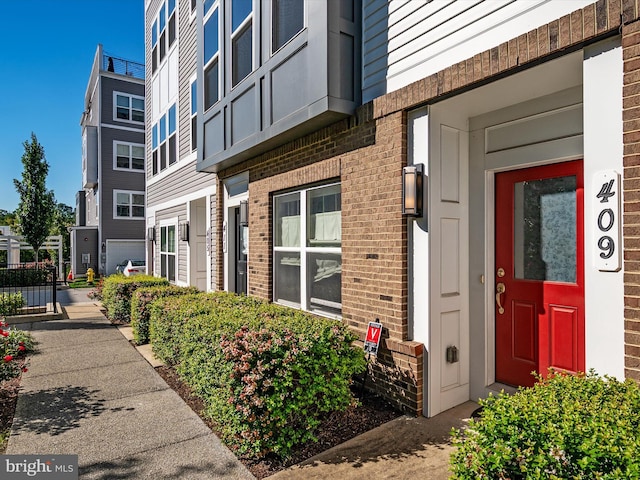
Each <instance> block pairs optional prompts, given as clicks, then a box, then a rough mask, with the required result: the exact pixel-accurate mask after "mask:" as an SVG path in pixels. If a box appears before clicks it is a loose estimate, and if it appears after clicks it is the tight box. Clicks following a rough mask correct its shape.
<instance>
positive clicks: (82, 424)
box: [6, 289, 477, 480]
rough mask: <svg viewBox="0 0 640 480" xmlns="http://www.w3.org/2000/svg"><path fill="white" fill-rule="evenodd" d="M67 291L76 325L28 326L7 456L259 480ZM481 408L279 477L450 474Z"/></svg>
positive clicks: (118, 474) (404, 421)
mask: <svg viewBox="0 0 640 480" xmlns="http://www.w3.org/2000/svg"><path fill="white" fill-rule="evenodd" d="M87 291H88V290H86V289H85V290H63V291H60V292H59V295H60V302H61V303H62V305H63V306H64V309H65V311H66V314H67V316H68V319H64V320H54V321H48V322H35V323H30V324H21V325H20V328H23V329H26V330H30V331H31V332H32V334H33V336H34V337H35V339H36V341H37V342H38V346H37V348H38V353H37V354H35V355H32V356H31V358H30V365H29V371H28V372H27V373H26V374H24V376H23V379H22V391H21V393H20V396H19V397H18V406H17V410H16V416H15V419H14V423H13V428H12V432H11V437H10V439H9V445H8V448H7V452H6V453H7V454H77V455H78V461H79V466H80V478H82V479H85V478H86V479H103V480H107V479H114V478H127V479H136V480H137V479H146V478H149V479H189V480H191V479H196V480H197V479H251V478H254V477H253V476H252V475H251V473H250V472H249V471H248V470H247V469H246V468H245V467H244V466H243V465H242V464H241V463H240V462H239V461H238V460H237V459H236V457H235V456H234V455H233V454H232V453H231V452H230V451H229V450H228V449H227V448H226V447H225V446H223V445H222V444H221V443H220V441H219V439H218V438H217V437H216V436H215V435H214V434H213V433H211V431H210V430H209V428H208V427H207V426H206V425H205V424H204V423H203V422H202V421H201V420H200V418H199V417H198V416H197V415H196V414H195V413H194V412H192V411H191V409H190V408H189V407H188V406H187V405H186V404H185V403H184V402H183V401H182V399H181V398H180V397H179V396H178V395H177V394H176V393H175V392H174V391H173V390H171V389H170V388H169V387H168V386H167V385H166V383H165V382H164V381H163V380H162V379H161V378H160V376H159V375H158V374H157V373H156V372H155V370H154V369H153V368H152V367H151V366H150V364H149V363H148V362H147V361H146V360H145V359H144V358H143V357H142V356H141V354H140V353H139V352H138V351H137V350H136V349H135V348H133V347H132V346H131V344H130V343H129V342H128V341H127V340H126V338H125V337H124V336H123V334H122V333H121V332H120V331H119V329H118V328H116V327H114V326H113V325H111V323H110V322H109V321H108V320H107V319H106V318H105V317H104V316H103V315H102V313H101V311H100V308H99V306H98V305H97V304H95V303H93V302H90V301H88V300H89V299H88V298H87V296H86V293H87ZM476 408H477V404H475V403H473V402H467V403H465V404H463V405H461V406H459V407H456V408H454V409H451V410H449V411H447V412H445V413H443V414H440V415H438V416H437V417H434V418H432V419H427V418H423V417H421V418H413V417H407V416H403V417H400V418H398V419H396V420H394V421H391V422H389V423H387V424H385V425H382V426H380V427H378V428H376V429H374V430H371V431H369V432H367V433H365V434H363V435H360V436H359V437H356V438H354V439H352V440H350V441H348V442H345V443H344V444H342V445H338V446H336V447H334V448H332V449H330V450H327V451H326V452H323V453H321V454H320V455H318V456H316V457H314V458H311V459H309V460H308V461H306V462H303V463H302V464H300V465H296V466H294V467H292V468H289V469H287V470H284V471H282V472H279V473H277V474H275V475H273V476H271V477H269V478H270V479H274V480H288V479H305V480H306V479H331V478H341V479H342V480H348V479H361V478H397V479H404V478H428V479H431V480H440V479H446V478H448V476H449V473H448V465H449V455H450V453H451V451H452V447H451V445H450V444H449V433H450V431H451V428H452V427H461V426H463V425H464V423H465V422H466V419H468V418H469V417H470V415H471V413H472V412H473V411H474V410H475V409H476Z"/></svg>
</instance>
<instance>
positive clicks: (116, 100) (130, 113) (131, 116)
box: [113, 90, 147, 125]
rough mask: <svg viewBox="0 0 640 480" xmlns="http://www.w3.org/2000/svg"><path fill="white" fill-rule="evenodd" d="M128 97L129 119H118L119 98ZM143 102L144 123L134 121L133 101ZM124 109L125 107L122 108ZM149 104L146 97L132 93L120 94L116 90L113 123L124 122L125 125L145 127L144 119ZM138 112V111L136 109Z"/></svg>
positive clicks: (114, 92) (114, 93)
mask: <svg viewBox="0 0 640 480" xmlns="http://www.w3.org/2000/svg"><path fill="white" fill-rule="evenodd" d="M119 96H120V97H127V98H128V99H129V107H128V108H129V119H128V120H127V119H124V118H118V97H119ZM134 99H135V100H142V102H143V105H144V108H143V109H142V121H138V120H133V110H134V108H133V100H134ZM120 108H124V107H120ZM146 109H147V104H146V101H145V99H144V97H141V96H140V95H133V94H131V93H125V92H118V91H116V90H114V91H113V121H114V122H123V123H132V124H134V125H144V118H145V115H146ZM136 110H138V109H136Z"/></svg>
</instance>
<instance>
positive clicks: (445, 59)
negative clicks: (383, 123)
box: [362, 0, 593, 102]
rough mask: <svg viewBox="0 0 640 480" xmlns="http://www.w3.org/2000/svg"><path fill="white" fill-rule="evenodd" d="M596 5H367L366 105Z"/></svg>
mask: <svg viewBox="0 0 640 480" xmlns="http://www.w3.org/2000/svg"><path fill="white" fill-rule="evenodd" d="M591 3H593V0H526V1H525V0H521V1H515V0H458V1H454V0H434V1H426V0H420V1H419V0H390V1H386V0H365V1H364V4H363V17H362V19H363V50H362V70H363V72H362V90H363V102H367V101H369V100H371V99H373V98H375V97H378V96H380V95H383V94H385V93H388V92H391V91H393V90H397V89H399V88H402V87H404V86H406V85H408V84H410V83H412V82H415V81H417V80H420V79H421V78H424V77H426V76H428V75H431V74H432V73H435V72H438V71H440V70H442V69H444V68H446V67H448V66H450V65H453V64H456V63H458V62H460V61H462V60H466V59H467V58H470V57H472V56H473V55H475V54H477V53H481V52H484V51H485V50H488V49H490V48H493V47H496V46H498V45H500V44H501V43H503V42H505V41H507V40H509V39H512V38H515V37H517V36H518V35H522V34H523V33H526V32H528V31H530V30H532V29H534V28H537V27H539V26H541V25H544V24H546V23H549V22H551V21H553V20H555V19H558V18H560V17H562V16H563V15H567V14H569V13H571V12H573V11H575V10H578V9H580V8H583V7H584V6H586V5H589V4H591Z"/></svg>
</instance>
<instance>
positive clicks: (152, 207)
mask: <svg viewBox="0 0 640 480" xmlns="http://www.w3.org/2000/svg"><path fill="white" fill-rule="evenodd" d="M145 45H146V61H147V65H151V68H150V69H147V78H146V83H147V105H149V111H148V112H147V137H146V146H147V174H146V175H147V212H146V225H147V239H148V243H147V246H148V248H147V265H148V271H149V273H153V274H155V275H159V276H163V277H166V278H168V279H169V281H171V282H172V283H175V284H177V285H193V286H197V287H198V288H200V289H201V290H212V289H216V288H217V283H216V278H215V276H214V275H213V274H212V272H213V269H214V266H215V261H214V258H215V252H213V250H212V249H211V248H208V245H211V235H212V234H213V233H214V228H215V227H214V226H215V225H216V222H215V199H216V192H217V178H216V177H215V175H211V174H207V173H201V172H198V171H197V169H196V158H197V155H196V151H197V141H196V138H197V137H196V132H197V130H196V124H195V119H196V118H197V115H196V114H197V88H196V85H197V82H196V63H197V62H196V52H197V49H196V21H195V2H190V1H188V0H180V1H177V2H176V1H175V0H151V1H146V2H145Z"/></svg>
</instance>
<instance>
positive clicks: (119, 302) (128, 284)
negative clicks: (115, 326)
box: [102, 274, 169, 322]
mask: <svg viewBox="0 0 640 480" xmlns="http://www.w3.org/2000/svg"><path fill="white" fill-rule="evenodd" d="M161 285H169V282H168V281H167V279H165V278H157V277H152V276H150V275H134V276H132V277H125V276H124V275H119V274H116V275H109V276H108V277H107V278H106V279H105V281H104V283H103V287H102V305H103V306H104V307H105V308H106V309H107V316H108V317H109V318H110V319H111V320H116V321H121V322H130V321H131V297H132V296H133V292H135V291H136V290H137V289H139V288H142V287H154V286H161Z"/></svg>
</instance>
